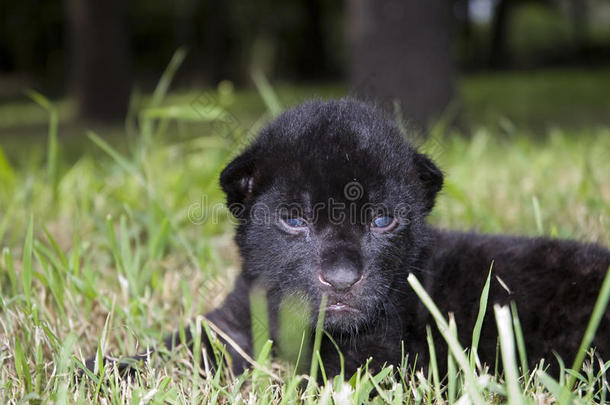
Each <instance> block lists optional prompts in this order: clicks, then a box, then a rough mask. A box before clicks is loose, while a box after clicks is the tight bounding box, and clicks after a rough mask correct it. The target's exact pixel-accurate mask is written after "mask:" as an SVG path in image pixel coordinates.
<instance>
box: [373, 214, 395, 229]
mask: <svg viewBox="0 0 610 405" xmlns="http://www.w3.org/2000/svg"><path fill="white" fill-rule="evenodd" d="M396 223H397V221H396V218H394V217H390V216H381V217H377V218H375V219H373V222H371V230H373V231H375V232H385V231H389V230H390V229H392V228H394V226H395V225H396Z"/></svg>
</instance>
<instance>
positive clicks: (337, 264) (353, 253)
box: [319, 247, 362, 292]
mask: <svg viewBox="0 0 610 405" xmlns="http://www.w3.org/2000/svg"><path fill="white" fill-rule="evenodd" d="M320 267H321V268H320V274H319V279H320V282H321V283H322V284H323V285H326V286H330V287H332V288H333V289H334V290H336V291H343V292H344V291H347V290H349V289H350V288H351V287H352V286H353V285H354V284H356V283H357V282H358V281H359V280H360V279H361V278H362V260H361V257H360V253H359V252H358V251H357V249H353V248H350V247H340V248H339V247H337V248H335V249H332V250H327V251H326V252H324V254H323V255H322V263H321V266H320Z"/></svg>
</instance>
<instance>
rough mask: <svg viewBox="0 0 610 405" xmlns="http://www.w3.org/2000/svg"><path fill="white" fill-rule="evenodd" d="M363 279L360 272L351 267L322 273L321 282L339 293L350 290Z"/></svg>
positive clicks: (336, 268)
mask: <svg viewBox="0 0 610 405" xmlns="http://www.w3.org/2000/svg"><path fill="white" fill-rule="evenodd" d="M361 278H362V276H361V275H360V272H358V271H357V270H356V269H354V268H350V267H335V268H333V269H326V271H322V272H320V282H321V283H322V284H326V285H330V286H331V287H333V288H334V289H335V290H337V291H347V290H349V289H350V288H351V287H352V286H353V285H354V284H356V283H357V282H358V281H359V280H360V279H361Z"/></svg>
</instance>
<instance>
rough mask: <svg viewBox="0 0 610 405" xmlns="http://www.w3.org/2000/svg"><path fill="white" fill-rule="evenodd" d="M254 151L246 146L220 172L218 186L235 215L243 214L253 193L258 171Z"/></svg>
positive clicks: (240, 215)
mask: <svg viewBox="0 0 610 405" xmlns="http://www.w3.org/2000/svg"><path fill="white" fill-rule="evenodd" d="M256 155H257V154H256V152H255V150H254V149H253V148H248V149H247V150H246V151H245V152H244V153H242V154H241V155H239V156H238V157H236V158H235V159H233V161H232V162H231V163H229V164H228V165H227V167H225V168H224V170H223V171H222V172H221V173H220V186H221V187H222V190H223V191H224V192H225V194H226V195H227V206H228V207H229V210H230V211H231V212H232V213H233V215H235V216H236V217H238V218H239V217H242V216H243V215H245V210H244V208H245V204H246V203H247V202H248V200H249V199H250V198H252V196H253V195H254V191H255V186H256V182H257V179H258V177H259V176H258V171H257V168H256Z"/></svg>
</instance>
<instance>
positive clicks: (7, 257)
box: [2, 247, 19, 296]
mask: <svg viewBox="0 0 610 405" xmlns="http://www.w3.org/2000/svg"><path fill="white" fill-rule="evenodd" d="M2 259H3V261H4V269H5V270H6V272H7V274H8V279H9V281H10V283H11V288H12V290H13V296H16V295H17V294H18V293H19V286H18V282H17V273H16V272H15V261H14V260H13V254H12V253H11V250H10V249H9V248H7V247H5V248H4V249H2Z"/></svg>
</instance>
